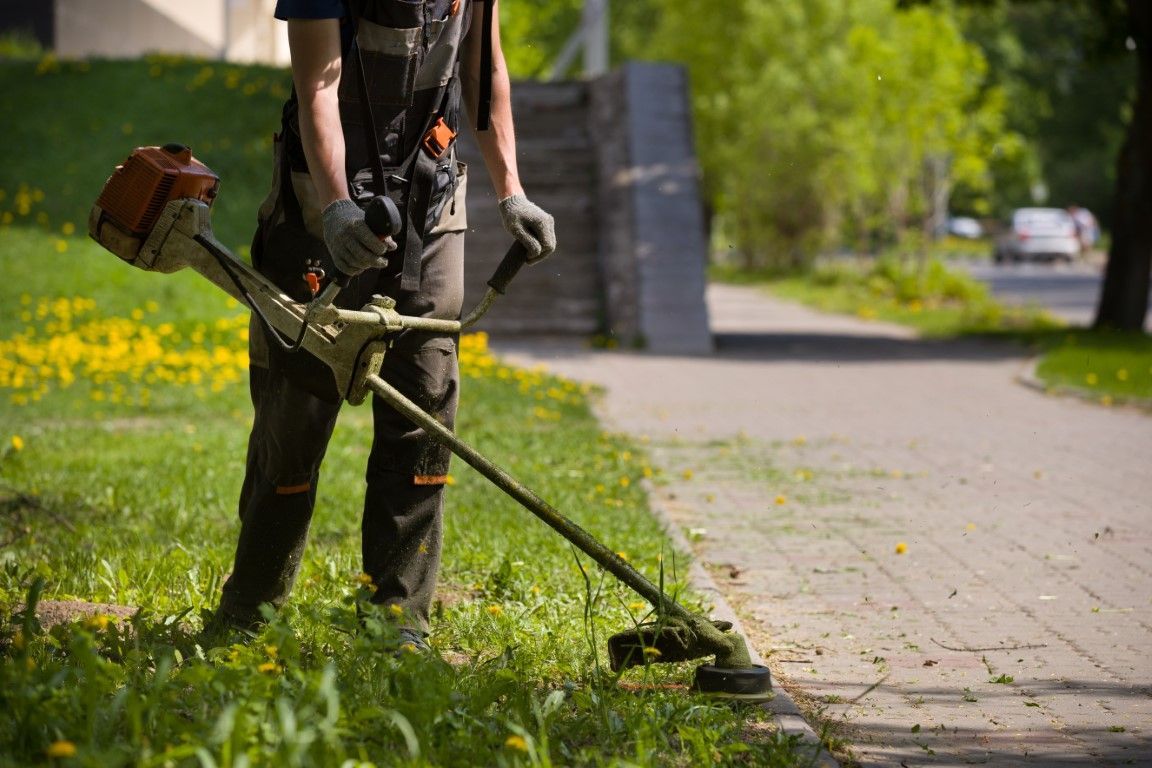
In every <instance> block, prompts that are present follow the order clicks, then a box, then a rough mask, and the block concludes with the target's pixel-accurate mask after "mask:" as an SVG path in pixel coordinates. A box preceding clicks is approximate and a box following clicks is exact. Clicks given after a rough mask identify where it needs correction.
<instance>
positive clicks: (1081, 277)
mask: <svg viewBox="0 0 1152 768" xmlns="http://www.w3.org/2000/svg"><path fill="white" fill-rule="evenodd" d="M964 268H965V269H966V270H967V271H968V272H969V274H971V275H972V276H973V277H975V278H976V279H977V280H980V281H981V282H983V283H985V284H987V285H988V286H989V287H990V288H991V289H992V293H993V294H994V295H995V296H996V297H997V298H999V299H1001V300H1002V301H1004V302H1005V303H1009V304H1034V305H1037V306H1041V307H1045V308H1046V309H1048V310H1049V311H1050V312H1051V313H1052V314H1054V315H1056V316H1057V317H1059V318H1062V319H1064V320H1067V321H1068V322H1069V323H1071V324H1072V325H1083V326H1087V325H1091V324H1092V321H1093V319H1094V318H1095V317H1096V302H1097V301H1098V299H1099V298H1100V285H1101V282H1102V280H1103V268H1102V266H1101V265H1100V264H1099V263H1084V262H1080V263H1076V264H1003V265H997V264H991V263H989V262H972V263H966V264H964ZM1145 328H1146V329H1147V330H1149V331H1152V313H1149V317H1148V321H1147V323H1146V324H1145Z"/></svg>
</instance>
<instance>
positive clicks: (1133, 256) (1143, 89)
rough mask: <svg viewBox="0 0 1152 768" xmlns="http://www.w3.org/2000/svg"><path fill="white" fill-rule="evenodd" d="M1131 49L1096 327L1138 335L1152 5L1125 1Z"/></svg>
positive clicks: (1146, 260) (1151, 130) (1150, 220)
mask: <svg viewBox="0 0 1152 768" xmlns="http://www.w3.org/2000/svg"><path fill="white" fill-rule="evenodd" d="M1127 5H1128V8H1127V11H1128V14H1127V16H1128V24H1129V30H1130V33H1131V36H1130V37H1129V38H1128V39H1129V40H1131V41H1132V43H1133V45H1135V47H1136V57H1137V63H1138V75H1137V86H1136V103H1135V104H1134V105H1133V107H1132V119H1131V121H1130V122H1129V124H1128V136H1127V138H1126V139H1125V140H1124V147H1123V148H1122V149H1121V150H1120V157H1119V158H1118V159H1117V162H1116V203H1115V212H1114V214H1113V222H1112V245H1111V247H1110V248H1109V251H1108V266H1107V268H1106V269H1105V271H1104V286H1103V289H1102V290H1101V292H1100V303H1099V306H1098V307H1097V310H1096V322H1095V325H1096V327H1098V328H1114V329H1119V330H1129V331H1140V330H1143V328H1144V320H1145V318H1146V317H1147V315H1148V289H1149V282H1150V280H1152V274H1150V271H1152V3H1149V2H1147V0H1128V3H1127Z"/></svg>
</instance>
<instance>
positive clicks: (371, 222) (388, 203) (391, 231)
mask: <svg viewBox="0 0 1152 768" xmlns="http://www.w3.org/2000/svg"><path fill="white" fill-rule="evenodd" d="M364 221H365V222H366V223H367V224H368V229H370V230H372V232H374V233H375V234H376V236H377V237H381V238H384V237H391V236H392V235H395V234H398V233H399V232H400V228H401V227H403V226H404V223H403V222H402V221H401V220H400V209H399V208H397V207H396V203H394V202H392V198H390V197H385V196H384V195H376V197H374V198H372V201H371V202H369V203H368V207H367V208H365V209H364Z"/></svg>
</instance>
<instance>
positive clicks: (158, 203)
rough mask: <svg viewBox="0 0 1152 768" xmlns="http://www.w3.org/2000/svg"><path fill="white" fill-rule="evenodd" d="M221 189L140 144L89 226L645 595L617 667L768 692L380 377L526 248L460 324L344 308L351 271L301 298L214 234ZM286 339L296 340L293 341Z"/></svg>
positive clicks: (725, 640)
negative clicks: (216, 304)
mask: <svg viewBox="0 0 1152 768" xmlns="http://www.w3.org/2000/svg"><path fill="white" fill-rule="evenodd" d="M218 188H219V179H218V177H217V176H216V174H214V173H213V172H212V171H211V170H209V169H208V167H207V166H205V165H204V164H203V163H201V162H199V161H197V160H195V159H194V158H193V157H192V152H191V150H190V149H188V148H187V147H185V146H182V145H179V144H169V145H166V146H164V147H145V148H140V149H137V150H135V151H134V152H133V153H132V154H131V156H130V157H129V158H128V159H127V160H126V161H125V162H124V164H123V165H121V166H118V167H117V168H116V170H115V172H114V173H113V174H112V176H111V177H110V178H109V179H108V181H107V182H106V183H105V185H104V189H103V191H102V192H101V194H100V197H99V199H98V200H97V201H96V205H95V206H94V207H93V208H92V212H91V214H90V216H89V219H88V233H89V235H91V237H92V238H93V239H94V240H95V241H96V242H98V243H100V244H101V245H102V246H104V247H105V248H107V249H108V250H109V251H111V252H112V253H114V254H116V255H117V256H119V257H120V258H121V259H123V260H124V261H126V262H128V263H129V264H131V265H133V266H135V267H138V268H140V269H143V270H145V271H148V272H165V273H167V272H176V271H177V270H180V269H184V268H185V267H191V268H192V269H193V270H195V271H196V272H199V273H200V274H201V275H203V276H204V277H206V278H208V280H210V281H212V282H213V283H215V284H216V285H217V286H219V287H220V288H221V289H223V290H224V291H225V292H226V293H228V294H229V295H231V296H232V297H233V298H235V299H237V300H238V301H241V302H243V303H244V304H245V305H247V306H248V307H249V308H250V309H251V310H252V311H253V312H255V313H256V314H257V315H258V316H259V317H260V318H261V320H262V321H263V322H264V323H266V324H267V325H268V326H269V327H270V329H271V330H272V331H273V333H275V334H276V335H277V336H278V337H280V338H281V340H282V341H284V342H285V344H286V346H291V347H294V348H296V349H299V350H306V351H307V353H309V354H312V355H315V356H316V357H317V358H319V359H320V360H321V361H323V362H324V363H325V364H326V365H327V366H328V368H329V369H330V370H331V372H332V376H333V377H334V379H335V382H336V384H337V386H338V388H339V391H340V392H341V393H342V394H343V397H344V399H345V400H347V401H348V402H349V403H351V404H352V405H359V404H360V403H362V402H363V401H364V399H365V398H366V397H367V396H368V393H369V392H372V393H374V394H375V395H376V396H377V397H380V398H381V399H383V400H384V401H385V402H386V403H388V404H389V405H390V406H391V407H393V408H395V409H396V410H397V411H399V412H400V413H401V414H403V415H404V416H405V417H406V418H408V419H409V420H411V421H412V422H413V423H414V424H417V425H419V426H420V427H422V428H423V429H424V430H425V431H426V432H427V433H428V434H429V435H430V436H432V437H433V438H434V439H435V440H437V441H438V442H440V443H442V444H443V445H445V446H447V447H448V448H449V449H451V451H452V452H453V453H454V454H456V455H457V456H459V457H460V458H461V459H463V460H464V461H465V462H466V463H467V464H469V465H470V466H471V467H473V468H474V469H475V470H476V471H477V472H479V473H480V474H481V475H483V476H484V477H486V478H488V480H490V481H491V482H492V483H493V484H495V485H496V486H497V487H498V488H500V489H501V490H502V491H504V492H505V493H507V494H508V495H509V496H511V497H512V498H514V499H515V500H516V501H518V502H520V504H522V505H523V506H524V507H525V508H527V509H528V511H530V512H532V513H533V514H534V515H536V516H537V517H538V518H540V519H541V520H543V521H544V522H545V523H547V524H548V525H549V526H551V527H552V528H553V529H555V530H556V531H557V532H558V533H559V534H560V535H561V536H563V537H564V538H565V539H567V540H568V541H569V542H571V543H572V544H573V545H575V546H576V547H577V548H578V549H580V551H582V552H584V553H585V554H586V555H588V556H589V557H591V558H592V559H593V560H595V561H596V562H597V563H598V564H599V565H600V566H601V567H602V568H604V569H605V570H606V571H608V572H609V573H611V574H612V575H613V576H615V577H616V578H617V579H619V580H620V581H621V582H623V583H624V584H625V585H627V586H628V587H630V588H631V589H633V590H634V591H635V592H636V593H637V594H638V595H640V596H641V597H643V598H644V599H645V600H647V601H648V602H649V603H650V604H651V605H652V606H653V608H654V609H655V615H656V616H657V619H656V620H655V621H653V622H650V623H646V624H641V625H639V626H637V627H635V628H634V629H633V630H631V631H627V632H621V633H619V634H617V635H613V636H612V637H611V638H610V639H609V641H608V651H609V658H610V661H611V666H612V669H613V670H614V671H619V670H622V669H625V668H627V667H630V666H636V665H642V664H647V663H649V662H680V661H689V660H692V659H698V658H702V657H704V656H709V655H714V656H715V659H714V663H713V664H704V665H701V666H699V667H697V669H696V675H695V679H694V683H693V687H694V688H695V689H696V690H698V691H701V692H705V693H708V694H712V695H717V696H723V697H738V698H744V699H760V698H764V697H765V696H766V695H768V692H769V690H770V688H771V680H770V676H769V673H768V670H767V668H765V667H763V666H760V665H756V664H753V663H752V660H751V657H750V655H749V652H748V647H747V644H746V643H745V640H744V638H743V637H742V636H741V635H740V634H738V633H736V632H733V631H731V630H732V625H731V624H729V623H727V622H721V621H711V620H709V619H708V618H706V617H704V616H701V615H699V614H697V613H694V612H692V611H689V610H688V609H686V608H684V607H683V606H682V605H680V604H679V603H678V602H676V601H675V600H673V599H672V598H670V597H669V596H668V595H666V594H665V593H664V592H663V590H661V589H660V588H659V587H657V586H656V585H655V584H653V583H652V582H651V581H649V580H648V579H647V578H645V577H644V576H643V575H642V574H641V573H640V572H639V571H637V570H636V569H635V568H633V567H632V566H631V565H629V564H628V563H627V562H626V561H625V560H624V559H623V558H621V557H620V556H619V555H617V554H616V553H615V552H613V551H612V550H611V549H609V548H608V547H606V546H604V545H603V544H601V543H600V542H599V541H597V540H596V539H595V538H593V537H592V535H591V534H589V533H588V532H587V531H585V530H584V529H583V528H581V527H580V526H578V525H577V524H576V523H574V522H572V521H571V520H569V519H568V518H567V517H565V516H564V515H562V514H561V513H560V512H559V511H557V510H556V509H555V508H553V507H552V506H551V505H550V504H548V503H547V502H546V501H544V500H543V499H542V498H540V497H539V496H538V495H537V494H536V493H534V492H533V491H532V490H530V489H529V488H527V487H526V486H525V485H524V484H523V483H521V482H520V481H519V480H517V479H516V478H514V477H513V476H512V475H510V474H508V472H506V471H505V470H503V469H501V468H500V467H498V466H496V465H495V464H493V463H492V462H490V461H488V459H486V458H484V457H483V456H481V455H480V453H478V452H477V451H476V450H475V449H474V448H472V447H471V446H470V445H468V444H467V443H465V442H463V441H462V440H460V438H458V437H457V436H456V435H455V434H454V433H453V432H452V431H451V430H449V429H448V428H447V427H445V426H444V425H442V424H440V422H438V421H436V419H434V418H433V417H432V416H430V415H429V414H427V413H425V412H424V411H423V410H421V409H420V408H419V407H418V406H416V405H415V404H414V403H412V402H411V401H410V400H408V399H407V398H405V397H404V396H403V395H402V394H400V392H398V391H397V390H396V389H395V388H394V387H392V386H391V385H390V384H389V383H388V382H386V381H385V380H384V379H382V378H381V377H380V375H379V373H380V365H381V363H382V362H383V360H384V355H385V354H386V353H387V351H388V348H389V344H390V341H391V340H392V339H393V338H394V337H395V336H396V335H397V334H399V333H400V332H401V331H404V330H409V329H413V330H423V331H435V332H442V333H458V332H459V331H461V330H463V329H466V328H468V327H469V326H471V325H473V324H475V323H476V322H477V321H478V320H479V319H480V318H481V317H482V316H483V315H484V314H485V312H487V311H488V309H489V308H490V307H491V306H492V304H493V302H494V301H495V300H496V298H497V297H498V296H499V295H502V294H503V293H504V292H505V290H506V289H507V287H508V284H509V283H510V282H511V281H512V279H513V278H514V277H515V276H516V273H517V272H518V271H519V270H520V268H521V267H522V266H523V265H524V263H525V256H526V254H525V251H524V249H523V247H522V246H520V245H519V244H516V245H513V246H512V248H511V249H509V251H508V253H507V254H506V255H505V256H504V258H503V260H502V261H501V262H500V265H499V267H497V269H496V272H495V273H494V274H493V275H492V279H490V280H489V281H488V291H487V292H486V294H485V295H484V298H483V299H482V300H481V301H480V303H479V304H478V305H477V306H476V308H475V309H473V310H472V311H471V312H470V313H469V314H468V315H467V316H466V317H465V318H464V319H463V320H459V321H455V320H433V319H427V318H420V317H409V316H406V315H401V314H399V313H398V312H396V310H395V306H396V302H395V301H393V300H392V299H391V298H389V297H387V296H375V297H373V298H372V300H371V301H370V302H369V303H368V304H367V305H366V306H364V307H363V308H362V309H359V310H350V309H342V308H339V307H336V306H334V305H333V303H332V301H333V299H334V298H335V297H336V295H337V294H338V293H339V291H340V288H341V286H342V285H343V284H344V282H345V281H346V279H345V278H344V276H342V275H339V274H335V275H332V273H329V276H330V278H331V279H329V280H328V282H327V284H326V285H324V286H323V287H322V289H321V286H320V285H319V284H315V289H316V295H315V297H314V298H313V299H312V300H311V301H309V302H307V303H300V302H296V301H293V300H292V299H291V298H289V297H288V296H287V295H285V294H284V293H282V292H281V291H280V289H279V288H277V287H276V286H275V285H273V284H272V283H271V282H270V281H269V280H268V279H266V278H265V277H264V276H263V275H261V274H260V273H259V272H257V271H255V270H254V269H253V268H252V267H250V266H249V265H247V264H246V263H244V262H243V261H241V260H239V259H237V258H236V257H235V256H233V255H232V254H231V253H230V252H229V251H228V250H227V249H226V248H225V247H224V246H223V245H221V244H220V242H219V241H217V240H216V238H215V237H214V236H213V234H212V226H211V221H210V217H209V212H210V207H211V205H212V202H213V201H214V200H215V198H216V193H217V190H218ZM367 219H368V223H369V226H370V227H372V229H373V230H374V231H375V232H376V233H377V234H378V235H381V236H384V235H390V234H395V233H396V232H398V231H399V229H400V216H399V213H398V211H397V209H396V206H395V205H394V204H393V203H392V201H391V200H389V199H388V198H386V197H378V198H376V199H374V200H373V201H372V202H371V203H370V204H369V206H368V208H367ZM287 340H294V341H291V344H289V342H288V341H287Z"/></svg>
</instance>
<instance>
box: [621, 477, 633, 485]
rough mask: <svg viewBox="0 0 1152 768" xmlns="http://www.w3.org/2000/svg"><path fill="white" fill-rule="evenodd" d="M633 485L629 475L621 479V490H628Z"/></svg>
mask: <svg viewBox="0 0 1152 768" xmlns="http://www.w3.org/2000/svg"><path fill="white" fill-rule="evenodd" d="M631 484H632V478H630V477H628V476H627V475H625V476H624V477H621V478H620V487H621V488H627V487H628V486H629V485H631Z"/></svg>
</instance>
